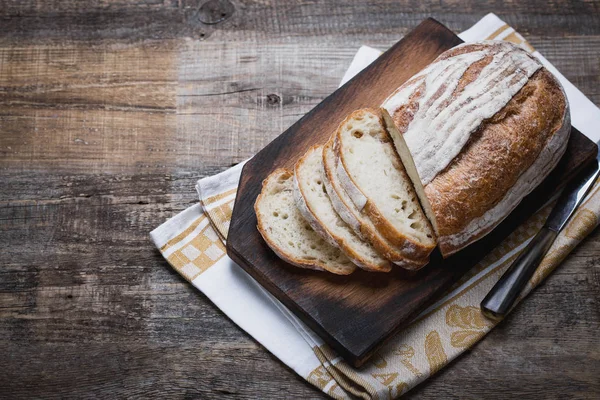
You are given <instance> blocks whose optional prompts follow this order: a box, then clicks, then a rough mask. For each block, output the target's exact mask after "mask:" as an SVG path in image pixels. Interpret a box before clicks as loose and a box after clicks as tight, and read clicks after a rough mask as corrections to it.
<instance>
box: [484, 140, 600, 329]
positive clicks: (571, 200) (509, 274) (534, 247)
mask: <svg viewBox="0 0 600 400" xmlns="http://www.w3.org/2000/svg"><path fill="white" fill-rule="evenodd" d="M597 144H598V145H600V142H598V143H597ZM599 175H600V152H599V153H598V155H597V156H596V162H595V163H592V165H591V166H590V167H588V168H586V169H585V171H583V172H582V173H581V174H580V175H579V176H578V177H576V178H575V179H574V180H573V181H572V182H571V183H570V184H568V185H567V187H566V188H565V189H564V190H563V192H562V193H561V195H560V197H559V198H558V201H557V202H556V205H555V206H554V208H553V209H552V211H551V212H550V215H549V216H548V219H547V220H546V223H545V224H544V226H543V227H542V229H541V230H540V232H539V233H538V234H537V235H535V236H534V238H533V239H532V240H531V242H529V244H528V245H527V247H525V249H524V250H523V252H522V253H521V254H520V255H519V257H517V259H516V260H515V261H514V262H513V263H512V265H511V266H510V267H509V268H508V270H506V272H505V273H504V275H502V277H501V278H500V280H499V281H498V282H497V283H496V285H495V286H494V287H493V288H492V290H490V292H489V293H488V294H487V296H485V298H484V299H483V301H482V302H481V305H480V307H481V311H482V312H483V314H484V315H485V316H486V317H488V318H490V319H493V320H501V319H502V318H504V316H505V315H506V314H507V313H508V311H509V310H510V309H511V307H512V305H513V304H514V302H515V300H516V299H517V297H518V296H519V294H520V293H521V290H523V287H525V285H526V284H527V282H528V281H529V278H531V275H533V273H534V272H535V270H536V268H537V267H538V265H539V264H540V262H541V261H542V259H543V258H544V256H545V255H546V253H547V252H548V250H549V249H550V246H551V245H552V243H553V242H554V239H556V237H557V236H558V233H559V232H560V231H561V229H563V228H564V227H565V225H566V224H567V222H568V221H569V218H571V216H572V215H573V214H575V211H576V210H577V207H579V205H580V204H581V203H582V202H583V199H584V198H585V196H586V195H587V194H588V192H589V191H590V189H591V188H592V186H593V185H594V182H595V181H596V179H597V178H598V176H599Z"/></svg>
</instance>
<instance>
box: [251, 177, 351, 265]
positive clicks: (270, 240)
mask: <svg viewBox="0 0 600 400" xmlns="http://www.w3.org/2000/svg"><path fill="white" fill-rule="evenodd" d="M293 188H294V179H293V173H292V172H291V171H289V170H286V169H283V168H280V169H276V170H275V171H273V172H272V173H271V174H270V175H269V176H268V177H267V179H265V180H264V181H263V186H262V191H261V192H260V195H259V196H258V198H257V199H256V202H255V203H254V210H255V212H256V218H257V221H258V225H257V228H258V231H259V232H260V234H261V235H262V237H263V239H265V242H266V243H267V245H268V246H269V247H270V248H271V249H273V251H274V252H275V254H277V255H278V256H279V257H280V258H282V259H283V260H285V261H287V262H288V263H290V264H292V265H295V266H297V267H300V268H308V269H314V270H320V271H328V272H332V273H334V274H338V275H348V274H351V273H352V272H353V271H354V270H355V269H356V266H355V265H354V264H352V262H351V261H350V260H349V259H348V257H346V256H345V255H344V253H342V251H341V250H340V249H338V248H335V247H333V246H331V245H330V244H329V243H327V241H325V240H324V239H323V238H322V237H321V236H319V234H317V233H316V232H315V231H314V230H313V229H312V228H311V227H310V225H309V224H308V222H306V220H305V219H304V218H303V217H302V215H301V214H300V211H299V210H298V208H297V207H296V205H295V204H294V196H293V190H294V189H293Z"/></svg>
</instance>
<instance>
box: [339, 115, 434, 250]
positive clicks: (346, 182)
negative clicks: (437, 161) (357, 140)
mask: <svg viewBox="0 0 600 400" xmlns="http://www.w3.org/2000/svg"><path fill="white" fill-rule="evenodd" d="M365 113H373V114H374V115H377V116H378V117H379V119H380V123H381V125H382V126H385V123H384V121H383V118H382V116H381V112H379V111H378V110H374V109H362V110H357V111H354V112H353V113H351V114H350V115H348V116H347V117H346V119H344V121H342V123H341V124H340V125H339V128H338V130H337V132H336V134H335V141H334V151H335V153H336V156H337V158H338V168H337V171H336V172H337V177H338V179H339V180H340V183H341V185H342V187H343V188H344V189H346V191H347V192H348V194H350V192H360V193H361V194H362V196H364V197H365V199H366V202H365V205H364V208H363V209H362V210H361V211H362V212H364V213H365V214H366V215H367V216H368V217H369V219H370V220H371V221H372V222H373V224H374V225H375V227H376V229H377V231H378V232H379V233H380V234H381V235H382V236H383V237H385V238H386V239H387V240H388V241H389V242H390V243H391V244H392V245H394V246H395V247H397V248H398V249H400V251H401V252H402V253H403V254H404V255H405V257H406V258H409V259H413V260H419V259H425V258H427V257H428V256H429V254H430V253H431V252H432V251H433V249H434V248H435V244H436V242H435V239H434V238H432V239H431V242H430V243H423V242H420V241H418V240H416V239H415V238H411V237H409V236H407V235H405V234H404V233H403V232H400V231H399V230H398V229H396V227H395V226H394V225H393V224H392V223H390V221H388V219H387V218H385V217H384V215H383V213H382V212H381V210H379V209H378V207H377V206H376V205H375V202H374V201H373V200H372V199H369V198H368V197H367V196H366V195H364V193H362V191H361V190H360V188H359V187H358V185H357V184H356V182H355V181H354V179H353V178H352V177H351V176H350V175H349V174H348V173H347V167H346V166H345V161H344V145H343V140H342V136H341V135H342V130H341V128H342V127H343V126H344V124H346V123H347V122H348V121H350V120H352V119H355V118H357V117H361V116H362V115H364V114H365ZM385 134H386V135H388V139H389V142H390V145H392V139H391V138H390V137H389V134H388V133H387V132H386V133H385ZM394 156H395V160H394V166H395V167H396V168H397V170H399V171H400V173H401V174H403V175H404V178H405V179H406V180H410V178H409V177H408V175H407V174H406V171H405V169H404V166H403V165H402V162H401V160H400V157H399V156H398V155H397V154H396V153H395V152H394ZM348 189H350V190H348ZM351 198H352V199H353V201H354V198H353V197H352V196H351ZM355 204H356V203H355ZM356 206H357V207H359V204H356ZM359 209H360V207H359ZM425 223H429V222H428V220H427V219H425Z"/></svg>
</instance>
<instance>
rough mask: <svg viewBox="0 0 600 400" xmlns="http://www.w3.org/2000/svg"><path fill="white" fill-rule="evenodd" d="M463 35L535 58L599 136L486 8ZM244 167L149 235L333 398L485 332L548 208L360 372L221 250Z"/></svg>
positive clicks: (559, 250)
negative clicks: (486, 311)
mask: <svg viewBox="0 0 600 400" xmlns="http://www.w3.org/2000/svg"><path fill="white" fill-rule="evenodd" d="M460 36H461V38H462V39H463V40H465V41H467V42H468V41H474V40H481V39H497V40H507V41H511V42H514V43H518V44H520V45H521V46H523V47H524V48H525V49H527V50H528V51H530V52H532V53H533V54H534V55H535V56H536V57H538V58H539V59H540V60H541V61H542V63H544V65H545V66H546V67H547V68H549V69H550V70H551V71H552V72H553V73H555V74H556V76H557V77H558V78H559V79H560V80H561V82H562V84H563V86H564V87H565V90H566V92H567V96H568V98H569V102H570V103H571V112H572V121H573V125H574V126H575V127H576V128H577V129H579V130H580V131H581V132H583V133H584V134H586V135H587V136H588V137H590V138H591V139H592V140H594V141H597V140H598V138H599V133H598V132H597V127H598V126H600V110H599V109H598V108H597V107H596V106H594V105H593V104H592V103H591V102H590V101H589V100H588V99H587V98H586V97H585V96H584V95H583V94H582V93H581V92H579V90H577V89H576V88H575V87H574V86H573V85H572V84H571V83H570V82H568V81H567V80H566V79H565V78H564V77H563V76H562V75H561V74H560V73H559V72H558V71H556V69H555V68H554V67H552V65H550V64H549V63H548V62H547V61H546V60H545V59H544V58H543V57H542V56H541V55H540V54H539V53H537V52H535V51H534V50H533V48H532V47H531V46H530V45H529V44H528V43H527V42H526V41H525V40H524V39H523V37H521V35H519V34H518V33H517V32H515V30H514V29H513V28H511V27H509V26H508V25H506V24H505V23H504V22H503V21H501V20H500V19H499V18H498V17H496V16H495V15H493V14H489V15H487V16H486V17H485V18H483V19H482V20H481V21H479V22H478V23H477V24H476V25H475V26H473V27H472V28H471V29H469V30H468V31H466V32H463V33H462V34H461V35H460ZM379 54H380V52H379V51H377V50H374V49H370V48H367V47H362V48H361V49H360V50H359V52H358V53H357V55H356V56H355V59H354V61H353V62H352V65H351V66H350V68H349V70H348V72H347V74H346V76H345V77H344V80H343V81H342V83H344V82H345V81H346V80H348V79H350V78H351V77H352V76H354V75H355V74H356V73H358V72H359V71H360V70H361V69H362V68H364V67H365V66H366V65H368V64H369V63H370V62H372V61H373V60H374V59H375V58H376V57H377V56H378V55H379ZM241 169H242V165H241V164H240V165H238V166H235V167H233V168H231V169H229V170H227V171H225V172H223V173H221V174H219V175H216V176H213V177H209V178H205V179H202V180H200V181H199V182H198V185H197V189H198V193H199V194H200V204H198V205H195V206H193V207H190V208H189V209H187V210H185V211H183V212H182V213H180V214H178V215H177V216H175V217H173V218H172V219H170V220H169V221H167V222H165V223H164V224H163V225H161V226H160V227H158V228H157V229H155V230H154V231H153V232H152V233H151V236H152V239H153V240H154V243H155V244H156V246H157V247H158V248H159V249H160V251H161V252H162V254H163V256H164V257H165V258H166V259H167V261H168V262H169V264H171V266H172V267H173V268H175V270H177V272H179V273H180V274H181V275H182V276H183V277H185V279H187V280H188V281H189V282H190V283H191V284H192V285H194V286H195V287H196V288H198V289H199V290H200V291H202V292H203V293H204V294H205V295H206V296H207V297H208V298H210V299H211V301H213V302H214V303H215V304H216V305H217V307H219V308H220V309H221V310H222V311H223V312H224V313H225V314H226V315H227V316H228V317H230V318H231V319H232V320H233V321H234V322H235V323H236V324H238V325H239V326H240V327H241V328H242V329H244V330H245V331H246V332H248V333H249V334H250V335H251V336H252V337H254V338H255V339H256V340H257V341H258V342H260V343H261V344H262V345H263V346H265V347H266V348H267V349H268V350H269V351H270V352H272V353H273V354H274V355H275V356H277V357H278V358H279V359H280V360H281V361H282V362H284V363H285V364H286V365H288V366H289V367H290V368H292V369H293V370H294V371H296V372H297V373H298V374H299V375H300V376H302V377H303V378H304V379H306V380H307V381H308V382H310V383H311V384H313V385H315V386H316V387H318V388H319V389H320V390H322V391H323V392H325V393H327V394H328V395H330V396H331V397H334V398H340V399H342V398H349V397H352V396H357V397H362V398H369V399H370V398H373V399H387V398H395V397H398V396H400V395H401V394H403V393H406V392H407V391H408V390H410V389H411V388H413V387H414V386H416V385H417V384H419V383H420V382H421V381H423V380H425V379H427V378H429V377H430V376H432V375H433V374H435V373H436V372H437V371H439V370H440V369H441V368H443V367H444V366H445V365H446V364H448V363H449V362H450V361H452V360H453V359H454V358H455V357H457V356H458V355H460V354H461V353H462V352H463V351H465V350H466V349H468V348H469V347H471V346H472V345H473V344H474V343H476V342H477V341H479V340H480V339H481V338H483V336H485V334H486V333H487V332H489V331H490V330H491V329H492V328H493V326H494V323H492V322H490V321H489V320H487V319H486V318H484V317H483V315H482V314H481V312H480V311H479V303H480V301H481V300H482V299H483V297H484V296H485V295H486V293H487V292H488V291H489V289H490V288H491V287H492V286H493V285H494V283H495V282H496V281H497V280H498V278H499V277H500V276H501V274H502V273H503V272H504V271H505V269H506V268H507V267H508V266H509V265H510V263H511V262H512V261H513V260H514V259H515V257H516V256H517V255H518V253H519V251H520V250H522V249H523V248H524V247H525V246H526V245H527V243H528V242H529V240H531V238H532V237H533V236H534V235H535V234H536V233H537V231H538V230H539V229H540V227H541V226H542V224H543V222H544V220H545V218H546V217H547V215H548V213H549V211H550V210H549V206H547V207H546V208H544V209H542V210H541V211H539V212H538V213H537V214H536V215H534V216H532V217H531V218H530V219H529V220H528V221H526V222H525V223H523V225H521V226H520V227H519V228H518V229H517V230H516V231H515V232H513V233H512V234H511V235H510V236H509V237H508V238H507V239H506V240H505V241H504V242H503V243H502V244H501V245H500V246H498V247H497V248H495V249H494V250H493V251H491V252H490V254H489V255H488V256H487V257H486V258H485V259H484V260H482V261H481V262H480V263H479V264H478V265H477V266H476V267H474V268H473V269H472V271H470V272H469V273H468V274H467V275H466V276H465V277H464V278H463V279H462V280H461V281H460V282H458V283H457V284H456V285H455V286H454V287H453V288H452V289H450V290H449V292H448V293H447V294H445V295H444V297H443V298H442V299H440V300H439V301H438V302H437V303H435V304H433V305H432V306H431V307H430V308H429V309H427V310H425V311H424V312H423V313H421V315H420V316H418V317H417V318H416V319H415V321H414V322H413V323H412V324H411V325H410V326H409V327H408V328H407V329H405V330H404V331H403V332H400V333H399V334H397V335H396V336H395V337H394V338H393V339H392V340H390V342H389V343H388V344H387V345H386V346H385V347H384V348H382V349H381V350H380V351H379V352H378V353H377V354H376V355H375V356H374V357H373V358H372V359H371V360H370V361H369V362H368V363H367V364H366V365H365V366H364V367H363V368H361V369H354V368H352V367H351V366H349V365H348V364H347V363H346V362H344V361H343V360H342V359H340V358H339V357H338V356H337V355H336V354H335V353H334V352H333V351H332V350H331V349H330V348H329V347H328V346H327V345H325V344H324V343H323V341H322V340H321V339H320V338H319V337H318V336H317V335H315V334H314V333H313V332H312V331H311V330H310V329H309V328H308V327H306V326H305V325H304V324H303V323H302V322H301V321H299V320H298V319H297V318H296V317H295V316H294V315H293V314H291V313H290V312H289V311H288V310H287V309H286V308H285V307H284V306H283V305H282V304H281V303H279V301H277V300H276V299H275V298H274V297H272V296H271V295H270V294H269V293H267V292H266V291H265V290H264V289H263V288H262V287H261V286H260V285H258V284H257V283H256V282H255V281H254V280H253V279H252V278H251V277H250V276H248V275H247V274H246V273H245V272H244V271H243V270H242V269H241V268H240V267H239V266H238V265H236V264H235V263H234V262H233V261H232V260H231V259H229V257H227V255H226V254H225V246H224V244H223V243H224V241H225V239H226V238H227V231H228V228H229V220H230V218H231V211H232V207H233V203H234V199H235V193H236V187H237V183H238V180H239V176H240V172H241ZM599 215H600V184H596V186H595V188H594V189H593V191H592V193H591V194H590V196H589V197H588V198H587V200H586V202H585V203H584V204H583V206H582V207H581V208H580V210H579V211H578V212H577V214H576V215H575V217H574V218H573V219H572V220H571V222H570V223H569V224H568V226H567V227H566V229H564V230H563V232H561V233H560V235H559V236H558V239H557V240H556V241H555V243H554V244H553V246H552V248H551V249H550V251H549V253H548V254H547V256H546V257H545V258H544V260H543V261H542V263H541V265H540V267H539V268H538V270H537V272H536V273H535V275H534V276H533V278H532V279H531V282H530V284H529V285H528V287H527V289H526V292H525V294H527V293H529V292H530V291H531V290H532V289H533V288H534V287H535V286H537V285H538V284H539V283H540V282H541V281H542V280H543V279H544V278H545V277H546V276H548V274H550V273H551V272H552V271H553V270H554V268H556V267H557V266H558V265H559V264H560V263H561V261H562V260H563V259H564V258H565V257H566V256H567V255H568V254H569V253H570V252H571V250H573V249H574V248H575V246H577V244H578V243H579V242H580V241H581V240H582V239H583V238H585V237H586V236H587V235H588V234H589V233H590V232H591V231H592V230H593V229H594V228H595V227H596V226H597V225H598V220H599Z"/></svg>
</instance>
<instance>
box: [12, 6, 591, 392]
mask: <svg viewBox="0 0 600 400" xmlns="http://www.w3.org/2000/svg"><path fill="white" fill-rule="evenodd" d="M203 3H204V1H197V0H164V1H155V0H137V1H129V2H127V1H119V0H93V1H92V0H90V1H86V2H79V1H76V0H68V1H67V0H65V1H60V2H59V1H35V0H28V1H23V0H0V105H1V106H0V182H1V185H0V221H1V222H0V248H1V249H2V253H1V255H0V263H1V269H0V365H1V369H2V373H0V397H3V398H12V397H21V398H29V397H40V396H47V397H56V398H63V397H75V396H77V397H86V396H92V395H93V396H94V397H125V396H138V397H142V396H143V397H146V396H157V397H159V396H160V397H166V396H173V397H180V398H183V397H186V398H188V397H199V398H221V397H224V396H230V397H235V398H282V397H286V398H287V397H311V398H319V397H322V394H321V393H320V392H318V391H317V390H315V389H313V388H312V387H311V386H309V385H308V384H306V383H304V382H303V381H302V380H301V379H300V378H298V377H297V376H296V375H295V374H294V373H293V372H292V371H291V370H289V369H288V368H286V367H285V366H283V365H282V364H281V363H280V362H279V361H277V359H275V358H274V357H273V356H271V355H270V354H269V353H268V352H267V351H266V350H264V349H263V348H262V347H261V346H260V345H259V344H258V343H256V342H255V341H253V340H252V339H251V338H250V337H249V336H248V335H246V334H245V333H244V332H243V331H241V330H240V329H239V328H238V327H237V326H235V325H234V324H233V323H232V322H231V321H229V320H228V319H227V318H226V317H225V316H224V315H223V314H222V313H221V312H220V311H219V310H218V309H217V308H216V307H215V306H213V305H212V304H211V303H210V302H209V301H208V300H207V299H206V298H205V297H204V296H203V295H201V294H200V293H199V292H198V291H196V290H195V289H193V288H192V287H191V286H190V285H189V284H187V283H186V282H185V281H184V280H183V279H181V278H180V277H179V276H178V275H177V274H176V273H175V272H174V271H173V270H171V268H169V266H168V265H167V263H166V261H164V260H163V258H162V257H161V256H160V254H159V253H158V252H157V251H156V250H155V249H154V247H153V245H152V244H151V242H150V240H149V236H148V232H149V231H150V230H152V229H153V228H154V227H156V226H158V225H159V224H160V223H162V222H163V221H165V220H166V219H167V218H169V217H171V216H173V215H175V214H176V213H177V212H179V211H181V210H183V209H185V208H186V207H188V206H190V205H191V204H193V203H194V202H195V201H196V194H195V191H194V189H193V185H194V182H195V180H196V179H197V178H199V177H202V176H206V175H210V174H214V173H216V172H219V171H222V170H224V169H225V168H227V167H229V166H231V165H233V164H235V163H238V162H240V161H242V160H244V159H246V158H247V157H249V156H251V155H252V154H254V153H255V152H257V151H258V150H259V149H260V148H262V147H263V146H264V145H266V144H267V143H268V142H269V141H270V140H271V139H273V138H274V137H275V136H276V135H278V134H279V133H280V132H282V131H283V130H284V129H285V128H286V127H288V126H289V125H291V124H292V123H293V122H294V121H296V120H297V119H298V118H300V117H301V116H302V115H303V114H304V113H306V112H307V111H308V110H310V109H311V108H312V107H313V106H315V105H316V104H317V103H319V102H320V101H321V100H322V99H323V98H324V97H326V96H327V95H328V94H329V93H330V92H331V91H333V90H334V89H335V88H336V85H337V83H338V82H339V80H340V78H341V77H342V75H343V73H344V71H345V69H346V67H347V66H348V65H349V63H350V60H351V59H352V56H353V55H354V53H355V51H356V50H357V48H358V47H359V46H360V45H361V44H367V45H371V46H374V47H377V48H380V49H385V48H387V47H389V46H390V45H391V44H393V43H394V42H395V41H397V40H398V39H399V38H400V37H401V36H402V35H404V34H405V33H406V32H407V31H409V30H410V29H411V28H413V27H414V26H416V25H417V24H418V23H419V22H420V21H421V20H423V19H424V18H426V17H428V16H433V17H434V18H437V19H438V20H439V21H441V22H442V23H444V24H446V25H447V26H448V27H450V28H451V29H453V30H455V31H457V32H458V31H461V30H464V29H466V28H467V27H469V26H471V25H472V24H473V23H474V22H476V21H477V20H478V19H479V18H481V17H482V16H483V15H484V14H486V13H487V12H490V11H494V12H496V13H497V14H499V15H500V16H501V17H502V18H503V19H504V20H505V21H507V22H508V23H509V24H511V25H512V26H514V27H516V28H517V30H518V31H519V32H521V33H522V34H524V35H525V36H526V37H527V38H528V39H529V40H530V42H531V43H532V44H533V46H534V47H536V48H538V49H539V50H540V51H541V52H542V53H543V54H544V55H545V56H546V57H547V58H548V59H549V60H550V61H551V62H552V63H554V65H556V66H557V67H558V69H559V70H560V71H562V72H563V74H564V75H565V76H567V78H569V79H570V80H571V81H572V82H573V83H574V84H575V85H576V86H578V87H579V88H580V89H581V90H582V91H583V92H584V93H585V94H586V95H587V96H589V97H590V99H591V100H592V101H593V102H595V103H596V104H600V2H599V1H583V0H582V1H567V0H554V1H551V2H546V1H541V0H538V1H528V2H525V1H523V2H508V3H507V4H503V3H502V2H496V1H491V0H488V1H474V0H472V1H464V2H454V1H449V2H445V1H441V2H440V1H409V0H402V1H393V2H392V1H382V0H373V1H365V0H362V1H355V2H350V1H338V2H329V1H297V0H285V1H283V0H280V1H241V0H240V1H233V14H232V15H231V16H230V18H228V19H226V20H225V21H223V22H219V23H216V24H206V23H205V22H214V19H215V18H216V19H219V18H221V14H225V17H228V16H229V14H230V13H231V11H232V10H231V9H228V8H227V7H225V8H219V9H218V10H216V12H214V13H212V14H211V13H206V12H203V11H199V7H200V5H202V4H203ZM221 7H222V5H221ZM203 21H205V22H203ZM182 92H185V95H184V93H182ZM599 328H600V231H599V230H596V231H595V232H594V233H593V234H592V235H591V236H590V237H589V238H587V239H586V240H585V242H584V243H583V244H582V245H581V246H580V247H579V248H578V249H577V250H576V251H575V252H574V253H573V254H571V255H570V256H569V258H568V259H567V260H566V262H565V263H564V265H562V266H561V268H560V269H559V270H558V271H556V272H555V273H554V274H553V275H552V276H551V277H550V278H549V279H548V281H547V282H546V283H545V284H544V285H543V286H542V287H540V288H539V289H538V290H536V292H535V293H534V294H533V295H532V296H531V298H530V299H529V300H528V301H527V302H526V303H524V304H523V305H522V306H520V307H518V309H517V310H516V312H514V313H513V314H512V315H511V316H510V318H508V320H507V321H505V322H504V323H502V324H501V325H500V326H499V327H498V328H497V329H496V330H494V331H493V332H492V333H491V334H490V335H489V336H488V337H487V338H486V339H485V340H484V341H482V342H481V343H480V344H478V345H477V346H475V348H474V349H473V350H472V351H470V352H468V354H465V355H464V356H462V357H460V358H459V360H457V361H455V362H454V363H452V365H451V366H450V367H449V368H447V369H445V370H443V371H442V372H441V373H439V374H438V375H437V376H436V377H434V378H433V379H430V380H429V381H427V382H426V383H424V384H422V385H421V386H419V387H417V388H416V389H415V390H413V391H412V392H411V393H410V395H409V396H408V397H414V398H432V397H440V398H447V397H455V396H457V397H464V398H479V397H482V396H485V397H500V398H505V397H536V398H565V397H577V398H584V397H588V398H598V397H599V396H600V379H599V374H600V344H599V343H600V342H599V339H598V329H599Z"/></svg>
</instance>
